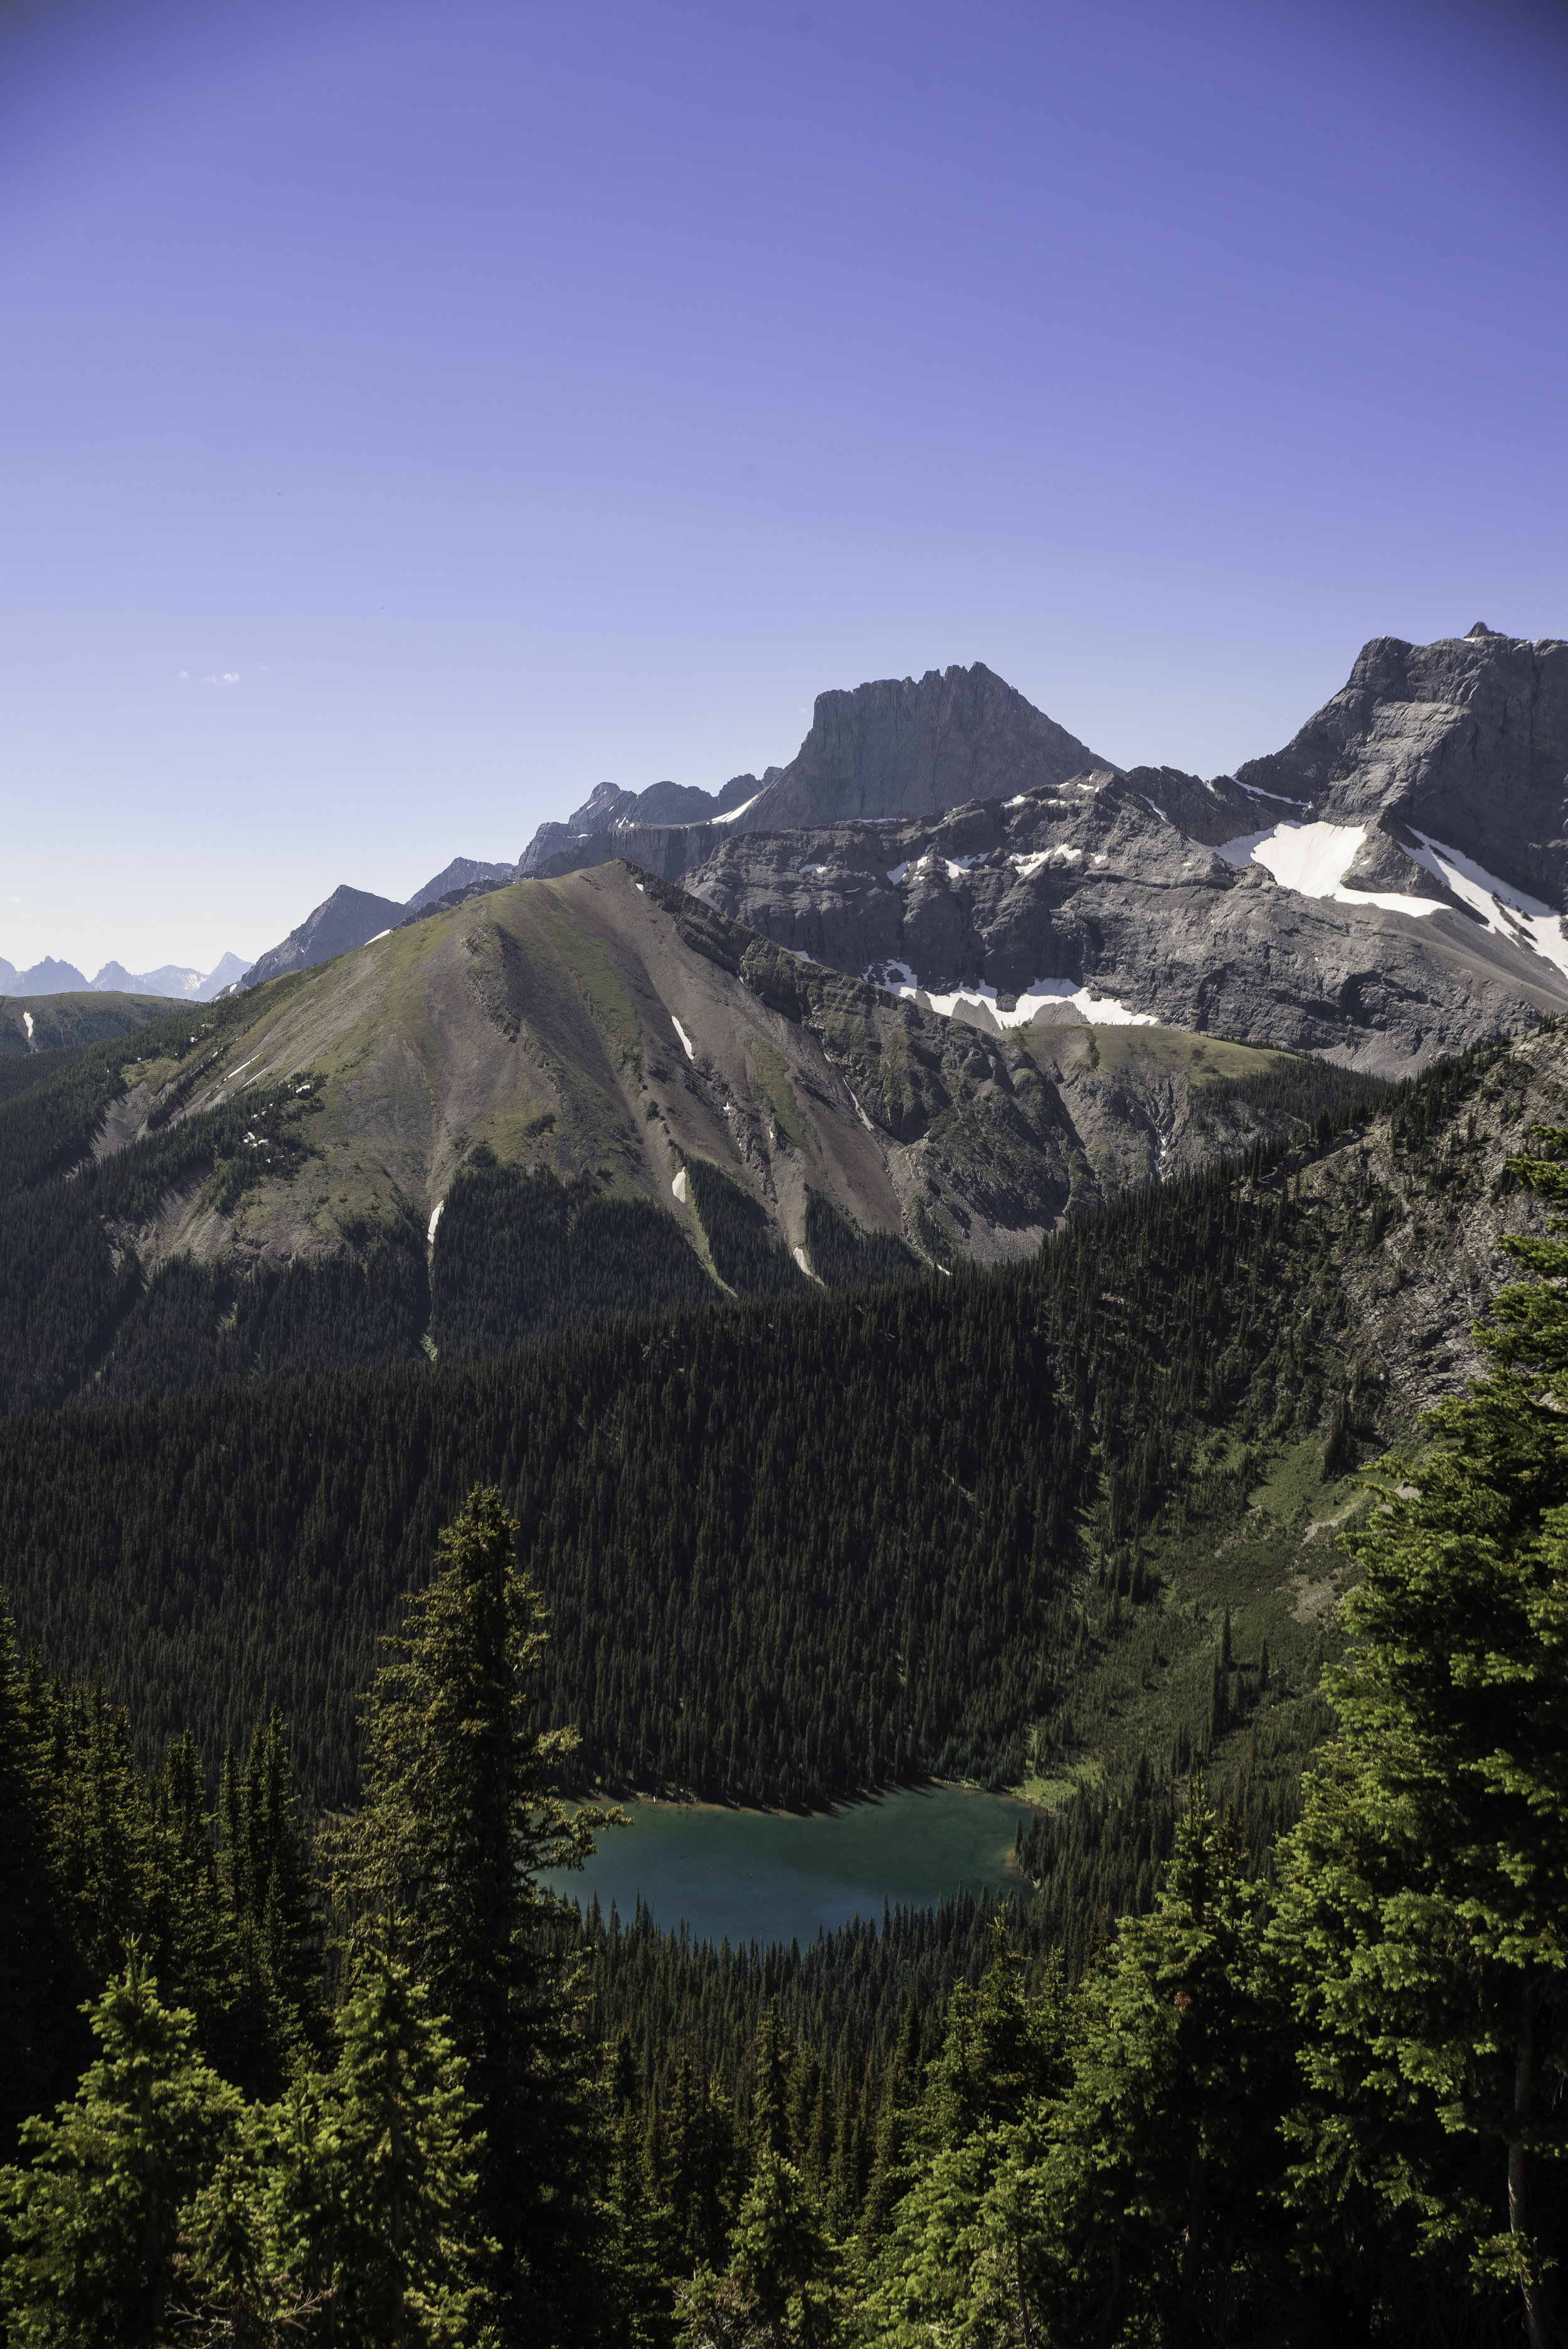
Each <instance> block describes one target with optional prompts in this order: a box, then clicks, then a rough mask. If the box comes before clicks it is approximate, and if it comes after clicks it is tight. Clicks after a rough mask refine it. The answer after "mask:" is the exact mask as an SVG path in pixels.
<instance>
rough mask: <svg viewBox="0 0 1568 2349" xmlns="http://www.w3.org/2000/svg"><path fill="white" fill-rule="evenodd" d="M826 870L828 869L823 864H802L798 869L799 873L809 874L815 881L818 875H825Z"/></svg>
mask: <svg viewBox="0 0 1568 2349" xmlns="http://www.w3.org/2000/svg"><path fill="white" fill-rule="evenodd" d="M827 869H828V868H827V866H826V865H825V864H802V865H800V866H799V867H798V870H799V871H800V872H801V873H809V874H811V876H812V878H813V879H815V877H816V875H817V874H819V873H825V872H826V871H827Z"/></svg>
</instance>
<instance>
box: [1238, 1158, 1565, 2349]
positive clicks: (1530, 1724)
mask: <svg viewBox="0 0 1568 2349" xmlns="http://www.w3.org/2000/svg"><path fill="white" fill-rule="evenodd" d="M1535 1138H1536V1139H1537V1140H1538V1141H1539V1142H1541V1143H1544V1144H1545V1145H1546V1146H1547V1147H1548V1148H1549V1149H1551V1150H1553V1152H1554V1153H1557V1154H1561V1153H1563V1151H1568V1133H1561V1132H1557V1131H1555V1130H1553V1129H1537V1130H1536V1136H1535ZM1513 1165H1514V1169H1515V1171H1516V1172H1517V1173H1518V1174H1520V1176H1521V1177H1522V1180H1523V1181H1524V1182H1525V1183H1526V1184H1528V1185H1530V1187H1531V1188H1532V1189H1533V1190H1535V1191H1537V1192H1540V1193H1542V1194H1543V1195H1545V1196H1546V1197H1548V1198H1549V1199H1552V1200H1553V1201H1554V1202H1556V1203H1559V1204H1562V1203H1568V1170H1564V1169H1563V1167H1562V1166H1560V1165H1558V1164H1552V1163H1543V1162H1542V1161H1537V1160H1529V1159H1527V1160H1523V1161H1515V1162H1513ZM1565 1235H1568V1225H1565V1224H1564V1223H1563V1221H1562V1220H1558V1221H1555V1222H1553V1226H1552V1228H1551V1234H1550V1236H1549V1237H1544V1238H1541V1237H1514V1238H1511V1239H1509V1240H1506V1241H1505V1242H1504V1246H1505V1247H1507V1248H1508V1250H1509V1252H1510V1253H1511V1255H1512V1256H1513V1257H1515V1259H1516V1260H1517V1261H1518V1262H1519V1263H1520V1264H1522V1266H1523V1267H1524V1268H1525V1269H1526V1270H1527V1271H1529V1272H1531V1273H1532V1274H1534V1275H1535V1276H1537V1278H1536V1279H1535V1281H1534V1282H1533V1283H1531V1284H1528V1285H1527V1284H1518V1285H1515V1286H1514V1287H1511V1288H1507V1289H1505V1290H1503V1291H1502V1293H1501V1295H1500V1296H1499V1297H1498V1298H1497V1299H1496V1300H1495V1302H1494V1305H1493V1308H1492V1313H1493V1320H1492V1324H1491V1326H1490V1327H1486V1326H1483V1327H1481V1328H1480V1329H1479V1330H1477V1333H1476V1335H1477V1339H1478V1342H1479V1343H1480V1345H1481V1346H1482V1347H1483V1348H1484V1349H1485V1350H1487V1351H1488V1352H1490V1353H1491V1355H1492V1357H1493V1358H1494V1360H1495V1361H1496V1363H1497V1365H1498V1367H1497V1370H1496V1371H1495V1373H1494V1374H1493V1375H1492V1376H1491V1377H1490V1378H1487V1379H1485V1380H1482V1381H1479V1382H1478V1383H1477V1384H1476V1385H1475V1387H1474V1388H1473V1389H1472V1391H1471V1392H1470V1395H1469V1396H1468V1397H1466V1398H1463V1399H1460V1400H1457V1401H1454V1402H1449V1403H1446V1404H1444V1405H1443V1406H1441V1407H1440V1408H1439V1410H1438V1411H1436V1412H1434V1413H1430V1414H1429V1424H1430V1426H1431V1428H1432V1431H1433V1433H1434V1435H1435V1438H1436V1448H1435V1450H1434V1452H1433V1453H1432V1454H1431V1455H1430V1456H1429V1458H1428V1459H1427V1460H1426V1461H1424V1462H1422V1463H1420V1464H1418V1465H1415V1466H1412V1465H1410V1464H1408V1463H1404V1462H1391V1463H1388V1464H1386V1474H1385V1476H1384V1478H1383V1481H1382V1506H1381V1508H1380V1509H1379V1510H1378V1511H1377V1513H1376V1514H1375V1516H1373V1517H1372V1519H1371V1521H1370V1523H1369V1525H1368V1526H1367V1529H1366V1530H1365V1531H1363V1532H1362V1533H1361V1534H1359V1535H1358V1536H1357V1537H1354V1538H1353V1540H1352V1542H1351V1547H1352V1548H1353V1550H1354V1553H1355V1555H1356V1556H1357V1558H1358V1560H1359V1563H1360V1566H1361V1568H1362V1579H1361V1583H1360V1586H1359V1588H1357V1590H1356V1591H1355V1592H1354V1594H1353V1595H1352V1597H1351V1599H1350V1600H1349V1601H1348V1602H1347V1605H1346V1623H1347V1627H1348V1629H1349V1630H1350V1631H1351V1632H1352V1634H1353V1637H1354V1640H1355V1645H1354V1648H1353V1650H1352V1651H1351V1654H1350V1656H1349V1658H1348V1659H1347V1661H1346V1663H1345V1665H1344V1666H1343V1667H1342V1668H1341V1669H1339V1670H1338V1671H1331V1672H1330V1673H1329V1674H1328V1675H1327V1677H1326V1684H1327V1688H1328V1692H1329V1694H1330V1697H1331V1699H1332V1701H1333V1702H1334V1704H1335V1706H1336V1711H1337V1714H1338V1726H1337V1731H1336V1736H1335V1739H1334V1741H1333V1743H1332V1744H1331V1746H1330V1748H1329V1751H1328V1753H1327V1754H1326V1757H1325V1759H1324V1761H1323V1763H1322V1764H1321V1765H1320V1766H1319V1767H1318V1768H1316V1769H1315V1771H1314V1772H1313V1774H1312V1775H1310V1777H1309V1779H1308V1783H1307V1790H1306V1801H1305V1812H1304V1816H1303V1818H1302V1821H1301V1823H1300V1826H1299V1827H1298V1828H1297V1829H1296V1831H1295V1834H1294V1835H1293V1836H1292V1837H1290V1838H1289V1840H1288V1843H1287V1846H1286V1847H1285V1851H1284V1855H1283V1857H1282V1871H1283V1875H1284V1899H1283V1904H1282V1915H1281V1920H1280V1925H1279V1943H1280V1947H1281V1949H1282V1951H1284V1954H1285V1956H1286V1957H1287V1959H1288V1961H1290V1963H1291V1964H1292V1966H1293V1968H1294V1971H1295V1980H1296V1982H1297V1986H1298V1987H1297V2002H1298V2006H1299V2010H1300V2013H1301V2015H1302V2018H1303V2021H1304V2023H1305V2026H1306V2029H1307V2033H1308V2038H1307V2044H1306V2049H1305V2055H1304V2064H1305V2076H1306V2084H1307V2091H1308V2093H1307V2095H1306V2098H1305V2102H1304V2105H1303V2107H1302V2109H1301V2111H1300V2113H1299V2115H1298V2116H1297V2118H1296V2124H1295V2125H1296V2128H1297V2131H1298V2137H1299V2143H1300V2147H1301V2158H1300V2160H1299V2162H1298V2164H1297V2168H1296V2172H1295V2181H1294V2192H1295V2199H1296V2202H1297V2206H1298V2208H1299V2209H1301V2210H1302V2211H1303V2213H1304V2216H1305V2214H1308V2213H1313V2214H1317V2215H1318V2216H1322V2215H1323V2214H1325V2213H1328V2212H1344V2211H1346V2210H1347V2209H1356V2208H1357V2207H1360V2208H1361V2209H1363V2210H1364V2211H1365V2213H1366V2215H1365V2217H1364V2218H1363V2220H1362V2221H1361V2230H1362V2232H1363V2234H1366V2233H1368V2232H1370V2231H1372V2230H1374V2229H1376V2228H1377V2226H1378V2225H1381V2226H1383V2227H1384V2228H1387V2225H1388V2224H1389V2223H1390V2222H1391V2221H1396V2220H1403V2221H1404V2222H1405V2223H1406V2224H1407V2225H1408V2228H1409V2230H1410V2231H1411V2235H1412V2237H1413V2240H1415V2241H1416V2242H1417V2243H1418V2245H1420V2246H1421V2247H1423V2248H1424V2249H1426V2250H1427V2251H1429V2252H1431V2253H1432V2254H1434V2255H1435V2256H1439V2257H1442V2256H1444V2255H1447V2256H1448V2257H1449V2259H1450V2260H1451V2261H1453V2262H1454V2264H1455V2265H1456V2266H1457V2268H1458V2269H1459V2270H1460V2271H1461V2272H1462V2271H1463V2269H1464V2267H1465V2266H1466V2264H1467V2263H1468V2265H1469V2267H1470V2271H1471V2273H1472V2275H1473V2276H1474V2277H1475V2279H1476V2280H1477V2281H1478V2282H1480V2283H1482V2284H1485V2283H1487V2282H1494V2281H1496V2280H1499V2279H1505V2280H1507V2281H1509V2282H1511V2283H1512V2284H1513V2285H1514V2286H1515V2287H1516V2288H1517V2289H1518V2291H1519V2292H1520V2294H1521V2297H1522V2308H1523V2314H1524V2321H1525V2329H1526V2332H1527V2334H1528V2336H1529V2339H1530V2342H1531V2344H1532V2349H1549V2344H1553V2343H1556V2342H1559V2341H1561V2339H1562V2338H1563V2316H1562V2311H1561V2302H1560V2299H1559V2295H1558V2292H1557V2289H1556V2286H1555V2276H1554V2271H1555V2264H1556V2260H1557V2258H1558V2256H1559V2254H1560V2251H1561V2249H1562V2247H1563V2226H1562V2221H1561V2218H1560V2216H1559V2215H1558V2214H1557V2213H1556V2212H1555V2211H1554V2210H1553V2204H1554V2203H1555V2204H1558V2205H1560V2203H1561V2198H1562V2182H1561V2181H1562V2178H1563V2170H1562V2168H1561V2165H1562V2163H1563V2161H1564V2160H1568V2098H1565V2096H1564V2093H1563V2091H1564V2085H1565V2084H1568V2061H1565V2057H1568V2049H1565V2047H1564V2032H1565V2025H1568V1940H1565V1938H1564V1934H1563V1887H1564V1885H1565V1884H1568V1239H1565ZM1445 2133H1446V2134H1447V2135H1448V2136H1449V2137H1450V2138H1451V2139H1454V2140H1458V2141H1460V2143H1461V2144H1462V2143H1463V2142H1465V2141H1468V2142H1469V2145H1470V2147H1472V2148H1476V2149H1480V2148H1483V2147H1490V2148H1491V2157H1492V2158H1491V2165H1490V2169H1491V2175H1490V2178H1484V2177H1483V2179H1482V2181H1481V2183H1480V2189H1479V2190H1473V2189H1472V2190H1471V2191H1470V2192H1468V2193H1467V2192H1465V2191H1464V2190H1462V2185H1461V2182H1460V2180H1459V2179H1458V2178H1456V2177H1455V2175H1454V2171H1455V2168H1456V2165H1455V2164H1454V2163H1453V2161H1452V2160H1451V2159H1449V2160H1445V2158H1444V2155H1443V2137H1444V2134H1445ZM1543 2165H1546V2166H1547V2167H1548V2176H1549V2177H1551V2176H1552V2166H1553V2165H1554V2166H1555V2176H1554V2178H1553V2191H1552V2192H1551V2193H1549V2194H1548V2193H1543V2192H1542V2191H1541V2190H1540V2189H1539V2188H1538V2187H1537V2185H1536V2184H1535V2182H1534V2174H1535V2173H1536V2172H1537V2171H1539V2170H1540V2169H1541V2168H1542V2166H1543ZM1494 2214H1495V2215H1494ZM1499 2218H1501V2219H1502V2220H1503V2224H1502V2225H1501V2226H1499V2224H1498V2223H1497V2221H1498V2219H1499ZM1339 2255H1340V2256H1344V2247H1343V2245H1341V2247H1340V2254H1339Z"/></svg>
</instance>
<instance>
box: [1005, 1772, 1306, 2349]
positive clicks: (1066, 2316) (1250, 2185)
mask: <svg viewBox="0 0 1568 2349" xmlns="http://www.w3.org/2000/svg"><path fill="white" fill-rule="evenodd" d="M1283 2023H1284V2007H1283V2002H1282V2001H1281V1999H1280V1998H1279V1996H1278V1994H1277V1992H1276V1991H1275V1988H1274V1984H1273V1983H1272V1982H1271V1980H1270V1978H1269V1974H1268V1971H1267V1969H1266V1967H1265V1964H1264V1950H1263V1938H1262V1930H1261V1926H1260V1922H1259V1920H1258V1916H1257V1909H1256V1888H1255V1887H1253V1885H1251V1884H1249V1883H1248V1882H1247V1881H1246V1879H1245V1878H1244V1877H1243V1873H1242V1869H1241V1867H1240V1855H1239V1851H1238V1847H1237V1841H1236V1837H1235V1834H1234V1831H1233V1827H1232V1826H1231V1825H1230V1824H1229V1823H1228V1822H1225V1823H1221V1822H1220V1821H1217V1820H1216V1819H1215V1817H1214V1815H1213V1813H1212V1810H1211V1809H1210V1808H1209V1806H1208V1804H1207V1802H1206V1800H1205V1799H1204V1797H1203V1795H1202V1791H1201V1789H1200V1788H1199V1787H1197V1786H1196V1785H1195V1786H1194V1788H1193V1789H1192V1791H1191V1795H1190V1797H1189V1801H1188V1806H1187V1810H1186V1813H1185V1816H1183V1818H1182V1820H1181V1826H1180V1828H1179V1830H1178V1834H1177V1841H1176V1850H1175V1853H1174V1856H1173V1857H1172V1859H1171V1864H1170V1868H1169V1869H1168V1871H1167V1878H1166V1882H1165V1884H1164V1886H1163V1888H1162V1889H1161V1894H1160V1897H1159V1901H1158V1904H1157V1907H1156V1909H1155V1911H1154V1913H1153V1915H1151V1916H1149V1917H1140V1918H1128V1919H1124V1920H1122V1923H1121V1925H1120V1927H1119V1930H1118V1932H1117V1935H1116V1938H1115V1940H1114V1942H1113V1943H1112V1945H1111V1946H1110V1948H1109V1950H1108V1951H1106V1953H1105V1955H1104V1957H1103V1959H1102V1960H1101V1961H1100V1962H1099V1965H1098V1966H1096V1967H1095V1968H1093V1969H1091V1971H1089V1973H1088V1976H1087V1977H1086V1978H1085V1981H1084V1983H1083V1985H1082V1987H1081V1989H1080V1991H1079V1993H1078V2000H1077V2002H1076V2006H1075V2010H1074V2013H1073V2015H1072V2017H1071V2021H1070V2025H1069V2033H1070V2040H1069V2046H1068V2061H1069V2064H1070V2069H1071V2076H1070V2080H1069V2082H1068V2085H1067V2087H1066V2088H1065V2090H1064V2092H1063V2093H1062V2095H1060V2096H1059V2097H1057V2098H1056V2099H1054V2100H1049V2101H1047V2103H1045V2104H1044V2105H1042V2106H1037V2107H1036V2108H1035V2110H1034V2111H1033V2112H1032V2113H1030V2112H1026V2114H1025V2115H1024V2116H1023V2118H1024V2126H1023V2127H1021V2128H1020V2130H1019V2131H1018V2134H1017V2137H1016V2142H1015V2145H1014V2147H1013V2149H1012V2151H1011V2153H1010V2155H1009V2157H1008V2158H1007V2160H1006V2163H1005V2164H1004V2165H1003V2166H1002V2168H1001V2169H1000V2171H999V2173H998V2177H997V2180H996V2184H995V2189H993V2192H992V2195H991V2197H990V2202H989V2208H988V2210H987V2214H986V2217H987V2227H986V2234H987V2237H988V2241H987V2243H986V2251H987V2253H988V2257H986V2258H985V2259H984V2260H977V2263H976V2273H975V2282H974V2286H973V2290H974V2291H975V2293H976V2294H977V2295H979V2296H981V2298H982V2300H983V2297H984V2293H985V2292H988V2291H992V2290H995V2289H996V2288H997V2287H998V2285H1000V2286H1001V2287H1002V2288H1004V2289H1005V2290H1006V2292H1007V2293H1008V2294H1015V2293H1016V2298H1017V2302H1018V2304H1019V2306H1020V2307H1021V2310H1022V2312H1023V2314H1024V2317H1025V2319H1026V2321H1031V2322H1033V2323H1035V2324H1036V2325H1037V2326H1038V2327H1039V2329H1040V2330H1041V2332H1042V2333H1044V2335H1045V2337H1046V2338H1047V2339H1049V2340H1052V2341H1060V2342H1062V2343H1064V2344H1068V2343H1071V2344H1078V2343H1083V2344H1086V2349H1087V2344H1089V2343H1093V2342H1100V2341H1103V2342H1110V2341H1119V2340H1122V2339H1134V2338H1140V2337H1146V2336H1147V2330H1148V2328H1149V2327H1150V2326H1151V2325H1152V2324H1154V2323H1158V2325H1159V2328H1160V2329H1159V2335H1158V2337H1159V2339H1160V2341H1161V2344H1168V2349H1182V2344H1187V2343H1191V2342H1196V2341H1198V2340H1201V2339H1213V2338H1215V2337H1223V2334H1224V2328H1225V2325H1226V2324H1227V2323H1234V2319H1235V2311H1234V2309H1233V2307H1228V2306H1227V2305H1226V2302H1228V2301H1229V2300H1230V2299H1231V2297H1232V2295H1233V2293H1234V2292H1235V2290H1236V2279H1237V2276H1238V2274H1241V2275H1243V2276H1244V2275H1246V2274H1247V2272H1248V2271H1249V2270H1251V2271H1253V2282H1254V2285H1255V2289H1256V2290H1257V2291H1258V2292H1260V2293H1261V2294H1263V2295H1264V2296H1266V2294H1267V2291H1268V2285H1269V2278H1268V2274H1267V2263H1268V2259H1269V2256H1270V2250H1271V2247H1270V2242H1269V2235H1268V2228H1269V2218H1268V2213H1269V2209H1270V2201H1269V2192H1270V2186H1271V2181H1273V2180H1275V2179H1277V2177H1278V2175H1279V2172H1280V2169H1281V2168H1282V2165H1283V2151H1282V2148H1281V2147H1280V2142H1279V2137H1278V2124H1279V2119H1280V2116H1281V2113H1282V2111H1283V2109H1284V2100H1285V2097H1286V2094H1287V2091H1288V2089H1289V2087H1290V2085H1291V2074H1290V2067H1289V2044H1288V2039H1287V2037H1286V2035H1285V2033H1284V2030H1283V2028H1282V2025H1283ZM972 2313H975V2315H978V2314H980V2313H983V2310H982V2309H975V2310H973V2312H972Z"/></svg>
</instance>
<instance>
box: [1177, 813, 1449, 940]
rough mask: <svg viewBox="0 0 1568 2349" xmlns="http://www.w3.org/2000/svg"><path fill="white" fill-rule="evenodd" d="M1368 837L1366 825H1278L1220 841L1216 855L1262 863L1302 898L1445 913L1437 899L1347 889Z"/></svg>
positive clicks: (1232, 860)
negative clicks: (1350, 876)
mask: <svg viewBox="0 0 1568 2349" xmlns="http://www.w3.org/2000/svg"><path fill="white" fill-rule="evenodd" d="M1265 796H1267V797H1269V798H1276V797H1277V796H1278V794H1277V793H1275V792H1270V793H1267V794H1265ZM1298 804H1299V802H1298ZM1366 837H1367V827H1366V825H1365V824H1364V823H1276V824H1274V825H1272V826H1271V827H1270V829H1269V830H1268V831H1267V832H1244V833H1240V834H1238V836H1237V837H1236V838H1235V839H1234V840H1224V841H1222V842H1221V843H1220V845H1219V846H1218V847H1217V848H1216V849H1215V851H1214V854H1215V855H1216V856H1222V857H1223V858H1224V860H1225V862H1226V864H1261V865H1262V866H1263V868H1264V872H1265V873H1267V874H1271V875H1272V876H1273V878H1274V880H1275V881H1277V882H1278V883H1279V885H1280V887H1281V888H1282V889H1294V890H1295V891H1296V892H1297V894H1298V895H1300V896H1303V897H1320V898H1329V899H1332V901H1333V902H1334V903H1335V904H1336V905H1377V906H1380V907H1381V908H1382V910H1383V912H1384V913H1386V914H1412V915H1414V916H1416V918H1417V919H1418V920H1419V919H1420V918H1421V917H1422V916H1424V915H1427V914H1436V913H1438V912H1439V911H1440V910H1441V908H1440V905H1439V900H1438V899H1437V898H1435V897H1407V896H1404V895H1401V894H1400V893H1399V892H1398V891H1397V890H1393V889H1347V888H1346V886H1345V875H1346V873H1347V872H1348V871H1349V869H1350V866H1351V864H1352V863H1353V861H1354V859H1355V857H1356V854H1357V850H1358V849H1359V848H1360V846H1361V843H1362V842H1363V841H1364V840H1365V839H1366Z"/></svg>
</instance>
